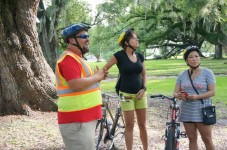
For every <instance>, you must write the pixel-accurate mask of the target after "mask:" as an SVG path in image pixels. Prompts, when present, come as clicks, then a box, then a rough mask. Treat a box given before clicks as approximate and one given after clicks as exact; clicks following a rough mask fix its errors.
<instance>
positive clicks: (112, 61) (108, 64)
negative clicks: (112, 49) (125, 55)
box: [103, 56, 117, 70]
mask: <svg viewBox="0 0 227 150" xmlns="http://www.w3.org/2000/svg"><path fill="white" fill-rule="evenodd" d="M116 63H117V59H116V58H115V56H112V57H111V58H110V60H109V61H108V62H107V63H106V65H105V66H104V67H103V69H106V70H109V69H110V68H111V67H112V66H113V65H114V64H116Z"/></svg>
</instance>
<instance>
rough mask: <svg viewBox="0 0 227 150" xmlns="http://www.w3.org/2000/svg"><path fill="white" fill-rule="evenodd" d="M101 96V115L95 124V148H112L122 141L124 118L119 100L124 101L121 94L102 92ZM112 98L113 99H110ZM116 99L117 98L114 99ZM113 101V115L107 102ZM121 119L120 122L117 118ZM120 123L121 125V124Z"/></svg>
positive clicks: (97, 149)
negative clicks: (117, 95) (113, 94)
mask: <svg viewBox="0 0 227 150" xmlns="http://www.w3.org/2000/svg"><path fill="white" fill-rule="evenodd" d="M102 96H103V117H102V119H100V120H98V122H97V126H96V135H97V137H96V139H97V140H96V150H99V149H114V148H115V147H118V146H120V145H121V144H122V142H123V141H124V140H123V138H124V127H125V123H124V119H123V116H122V111H121V107H120V101H125V100H123V99H122V96H120V99H119V97H116V96H111V95H107V94H102ZM110 98H114V99H115V100H113V99H112V100H110ZM116 99H117V100H116ZM112 101H115V102H117V105H116V109H115V116H114V117H113V114H112V112H111V109H110V108H109V103H110V102H112ZM120 118H121V119H122V121H121V122H120V121H119V119H120ZM121 124H122V125H121Z"/></svg>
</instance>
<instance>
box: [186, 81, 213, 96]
mask: <svg viewBox="0 0 227 150" xmlns="http://www.w3.org/2000/svg"><path fill="white" fill-rule="evenodd" d="M215 93H216V84H210V85H208V90H207V92H205V93H202V94H195V95H190V96H188V99H190V100H198V99H205V98H209V97H212V96H215Z"/></svg>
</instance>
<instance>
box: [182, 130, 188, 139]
mask: <svg viewBox="0 0 227 150" xmlns="http://www.w3.org/2000/svg"><path fill="white" fill-rule="evenodd" d="M180 136H181V137H182V138H187V137H188V136H187V134H186V132H185V131H182V132H181V133H180Z"/></svg>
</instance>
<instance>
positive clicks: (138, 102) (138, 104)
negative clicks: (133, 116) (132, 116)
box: [120, 92, 147, 111]
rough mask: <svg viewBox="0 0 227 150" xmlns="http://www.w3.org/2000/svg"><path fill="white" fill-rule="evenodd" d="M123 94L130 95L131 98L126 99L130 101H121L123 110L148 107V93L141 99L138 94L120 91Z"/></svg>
mask: <svg viewBox="0 0 227 150" xmlns="http://www.w3.org/2000/svg"><path fill="white" fill-rule="evenodd" d="M120 93H122V94H123V96H130V97H132V98H131V99H126V100H128V101H129V102H121V109H122V111H130V110H136V109H144V108H147V95H146V93H145V94H144V96H143V97H142V98H141V99H136V94H129V93H124V92H120Z"/></svg>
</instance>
